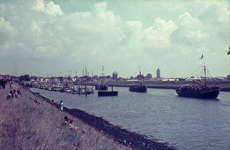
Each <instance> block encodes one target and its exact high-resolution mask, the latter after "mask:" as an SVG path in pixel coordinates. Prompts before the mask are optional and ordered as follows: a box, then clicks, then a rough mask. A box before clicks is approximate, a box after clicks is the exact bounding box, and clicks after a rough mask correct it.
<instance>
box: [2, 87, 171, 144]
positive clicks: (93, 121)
mask: <svg viewBox="0 0 230 150" xmlns="http://www.w3.org/2000/svg"><path fill="white" fill-rule="evenodd" d="M13 89H15V90H21V92H22V97H23V98H20V99H16V98H14V99H10V100H6V95H7V93H9V91H10V87H9V85H7V86H6V89H5V90H3V89H1V90H0V93H1V94H0V95H1V97H0V100H1V103H2V105H1V106H0V111H1V113H0V117H1V118H2V120H1V122H0V127H1V128H0V130H1V131H0V133H1V134H0V145H1V146H0V149H130V148H131V149H175V148H172V147H169V146H168V145H167V144H166V143H160V142H157V140H149V139H147V138H146V136H144V135H139V134H136V133H134V132H130V131H128V130H126V129H122V128H121V127H118V126H114V125H112V124H110V123H109V122H108V121H106V120H104V119H102V118H100V117H96V116H93V115H90V114H88V113H86V112H84V111H81V110H78V109H69V108H66V107H64V111H63V112H62V111H58V110H57V106H58V104H56V103H52V101H51V100H49V99H48V98H46V97H43V96H41V95H40V94H39V93H33V92H31V91H30V90H29V87H24V88H22V87H21V86H20V85H18V84H16V83H15V84H14V88H13ZM35 101H39V103H37V102H36V103H35ZM50 104H51V105H50ZM64 116H70V118H72V119H73V120H74V126H77V127H79V128H80V129H85V130H86V133H85V134H83V133H82V132H81V130H79V131H77V132H73V131H72V130H70V129H69V128H67V127H63V126H62V125H61V123H62V122H63V121H64V120H63V118H64Z"/></svg>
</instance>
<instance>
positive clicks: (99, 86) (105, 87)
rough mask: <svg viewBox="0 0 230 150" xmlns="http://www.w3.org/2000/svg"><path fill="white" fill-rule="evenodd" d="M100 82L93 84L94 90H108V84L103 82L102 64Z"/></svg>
mask: <svg viewBox="0 0 230 150" xmlns="http://www.w3.org/2000/svg"><path fill="white" fill-rule="evenodd" d="M100 82H101V83H97V84H96V85H95V89H96V90H108V85H106V84H105V76H104V66H102V79H101V81H100Z"/></svg>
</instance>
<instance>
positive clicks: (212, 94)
mask: <svg viewBox="0 0 230 150" xmlns="http://www.w3.org/2000/svg"><path fill="white" fill-rule="evenodd" d="M176 92H177V94H178V96H183V97H191V98H217V97H218V95H219V92H220V87H218V86H211V87H208V86H201V87H191V86H183V87H179V88H177V89H176Z"/></svg>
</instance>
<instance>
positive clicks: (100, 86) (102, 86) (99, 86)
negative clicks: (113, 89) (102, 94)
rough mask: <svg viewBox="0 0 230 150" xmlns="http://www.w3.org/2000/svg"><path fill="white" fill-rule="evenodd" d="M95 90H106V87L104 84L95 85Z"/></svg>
mask: <svg viewBox="0 0 230 150" xmlns="http://www.w3.org/2000/svg"><path fill="white" fill-rule="evenodd" d="M95 89H96V90H108V85H105V84H103V85H101V84H97V85H95Z"/></svg>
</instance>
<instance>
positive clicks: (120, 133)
mask: <svg viewBox="0 0 230 150" xmlns="http://www.w3.org/2000/svg"><path fill="white" fill-rule="evenodd" d="M25 88H27V89H29V87H25ZM34 95H36V96H38V97H41V98H43V99H44V101H47V102H48V103H51V104H52V102H51V101H50V100H49V99H48V98H46V97H43V96H41V95H40V94H39V93H34ZM55 105H57V104H56V103H55ZM64 111H65V112H67V113H69V114H71V115H73V116H75V117H77V118H79V119H80V120H81V121H83V122H84V123H85V124H87V125H89V126H91V127H93V128H95V129H96V130H97V131H98V132H100V133H103V134H104V135H106V136H108V137H110V138H112V139H114V141H115V142H117V143H120V144H123V145H125V146H128V147H131V148H132V149H165V150H167V149H175V148H173V147H169V146H168V144H167V143H162V142H157V140H149V139H148V138H147V137H146V136H145V135H140V134H136V133H134V132H130V131H128V130H126V129H123V128H121V127H119V126H114V125H113V124H110V123H109V122H108V121H107V120H104V119H103V118H101V117H96V116H93V115H91V114H88V113H86V112H84V111H82V110H79V109H69V108H66V107H64Z"/></svg>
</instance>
